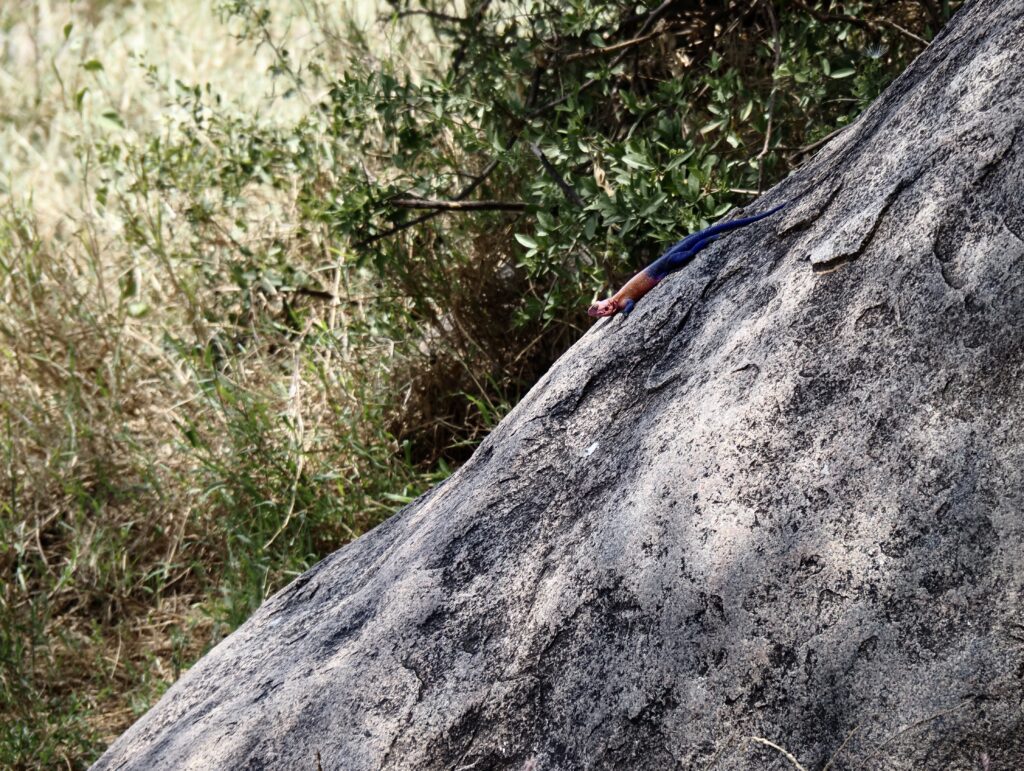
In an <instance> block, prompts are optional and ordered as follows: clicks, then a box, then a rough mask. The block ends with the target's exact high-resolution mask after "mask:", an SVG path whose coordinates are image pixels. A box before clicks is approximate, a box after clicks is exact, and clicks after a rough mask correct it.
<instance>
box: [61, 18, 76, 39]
mask: <svg viewBox="0 0 1024 771" xmlns="http://www.w3.org/2000/svg"><path fill="white" fill-rule="evenodd" d="M74 28H75V25H74V24H73V23H71V22H70V21H69V22H68V23H67V24H65V25H64V39H65V40H67V39H68V38H69V37H71V30H73V29H74Z"/></svg>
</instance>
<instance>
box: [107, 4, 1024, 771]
mask: <svg viewBox="0 0 1024 771" xmlns="http://www.w3.org/2000/svg"><path fill="white" fill-rule="evenodd" d="M1022 75H1024V0H1006V1H1005V2H997V1H996V0H989V1H987V2H970V3H968V5H967V6H966V7H965V8H964V9H963V10H962V11H961V12H960V13H959V14H958V15H957V16H956V17H955V18H954V20H953V22H952V23H951V24H950V25H949V26H948V27H947V28H946V30H945V31H944V32H943V33H942V34H941V35H940V36H939V39H938V40H937V41H936V42H935V43H933V44H932V45H931V46H930V47H929V48H928V50H927V51H926V52H925V53H924V54H923V55H922V56H921V57H920V58H919V59H918V61H917V62H916V63H915V64H914V65H913V66H912V67H911V69H910V70H909V71H908V72H907V73H906V74H904V75H903V76H902V77H901V78H900V79H899V80H898V81H896V83H895V84H893V86H892V87H891V88H890V89H889V90H888V91H887V92H886V93H885V94H884V95H883V96H882V97H881V98H880V99H879V100H878V101H877V102H876V103H875V104H874V105H873V106H872V107H871V109H869V110H868V111H867V113H865V115H864V116H863V117H862V118H861V119H860V120H859V121H858V122H857V123H856V124H855V126H854V127H853V128H851V129H849V130H847V131H846V132H844V133H843V134H841V135H840V136H839V137H838V138H836V139H835V140H833V141H832V142H831V143H830V144H828V145H826V147H825V148H824V149H823V151H822V152H821V153H820V154H819V155H818V156H817V157H816V158H815V159H814V160H813V161H812V162H810V163H809V164H808V165H807V166H806V167H805V168H804V169H803V170H801V171H800V172H798V173H797V174H794V175H793V176H792V177H790V178H789V179H787V180H786V181H784V182H783V183H781V184H780V185H779V186H778V187H777V188H775V189H774V190H772V191H771V192H770V193H769V194H767V195H766V196H765V197H764V199H763V200H761V201H758V202H757V204H756V205H755V206H753V207H751V208H750V209H748V210H747V212H746V213H750V212H753V211H762V210H764V208H767V207H768V206H770V205H772V204H774V203H777V202H779V201H782V200H786V199H791V200H793V201H794V203H793V205H792V206H790V207H789V208H787V209H786V210H784V211H783V212H781V213H780V214H779V215H776V216H774V217H772V218H771V219H768V220H765V221H763V222H760V223H757V224H756V225H752V226H751V227H749V228H745V229H742V230H740V231H737V232H735V233H732V234H730V235H729V236H728V237H727V238H724V239H723V240H722V241H720V242H718V243H716V244H715V245H714V246H712V247H710V248H709V249H707V250H706V251H705V252H704V253H702V254H701V255H700V256H699V257H698V258H697V259H696V260H695V261H694V262H693V263H692V264H691V265H690V266H688V267H687V268H686V269H685V270H683V271H682V272H680V273H678V274H674V275H672V276H670V277H669V278H668V279H666V280H665V281H663V282H662V283H661V284H659V285H658V287H656V288H655V289H654V290H653V291H652V292H651V293H650V294H649V295H648V296H647V297H645V298H644V300H643V301H642V302H641V303H640V304H639V305H638V306H637V309H636V310H635V311H634V313H633V314H632V315H631V316H630V317H629V318H628V319H626V320H624V319H622V318H621V317H615V318H612V319H604V320H602V321H600V322H598V323H597V324H595V325H594V327H593V329H592V330H591V331H590V332H589V333H588V334H587V335H586V336H585V337H584V338H583V339H582V340H581V341H580V342H579V343H578V344H577V345H576V346H575V347H574V348H573V349H572V350H571V351H569V352H568V353H567V354H566V355H565V356H564V357H563V358H562V359H561V360H560V361H559V362H558V363H557V364H556V365H555V366H554V367H553V368H552V370H551V371H550V373H549V374H548V375H547V376H546V377H545V378H544V379H543V380H542V381H541V382H540V383H539V384H538V385H537V386H536V387H535V388H534V389H533V390H532V391H531V392H530V394H529V395H528V396H527V397H526V398H525V399H524V400H523V402H522V403H521V404H520V405H519V406H518V407H516V409H515V410H514V411H513V412H512V413H511V414H510V415H509V416H508V417H507V418H506V419H505V420H504V421H503V422H502V423H501V425H500V426H499V427H498V428H497V429H496V430H495V431H494V432H493V434H492V435H491V436H490V437H489V438H488V439H487V441H486V442H484V444H483V445H482V446H481V447H480V448H479V450H478V451H477V453H476V454H475V455H474V456H473V458H472V460H470V461H469V462H468V463H467V464H466V465H465V466H464V467H463V468H462V469H460V470H459V471H458V472H457V473H456V474H455V475H454V476H453V477H452V478H451V479H449V480H448V481H447V482H445V483H444V484H442V485H440V486H438V487H437V488H435V489H434V490H432V491H431V492H430V493H428V494H427V495H425V496H423V497H422V498H420V499H419V500H417V501H416V502H415V503H413V504H412V505H410V506H408V507H407V508H406V509H404V510H403V511H402V512H401V513H400V514H398V515H397V516H395V517H394V518H392V519H391V520H390V521H388V522H386V523H385V524H383V525H381V526H380V527H378V528H377V529H376V530H374V531H373V532H371V533H369V534H368V535H366V536H363V537H362V538H360V539H359V540H358V541H356V542H354V543H353V544H351V545H349V546H347V547H346V548H344V549H342V550H341V551H339V552H337V553H336V554H333V555H332V556H330V557H329V558H327V559H326V560H324V561H323V562H322V563H321V564H320V565H318V566H317V567H316V568H314V569H313V570H311V571H309V572H308V573H306V574H305V575H303V576H301V577H300V578H298V579H297V580H296V581H294V582H293V583H292V584H291V585H290V586H288V587H287V588H286V589H284V590H283V591H282V592H280V593H279V594H277V595H276V596H275V597H273V598H271V599H270V600H268V601H267V602H266V603H265V604H264V605H263V607H262V608H260V610H259V611H258V612H257V613H256V614H255V615H254V616H253V617H252V618H251V619H250V620H249V621H248V622H247V623H246V624H245V625H244V626H243V627H242V628H240V629H239V630H238V631H237V632H236V633H235V634H233V635H231V636H230V637H229V638H228V639H226V640H225V641H224V642H222V643H221V644H220V645H219V646H218V647H217V648H216V649H214V650H213V651H212V652H211V653H210V654H209V655H208V656H206V657H205V658H204V659H203V660H202V661H200V662H199V663H198V664H197V665H196V666H195V667H193V668H192V670H191V671H189V672H188V673H187V674H186V675H184V676H183V677H182V678H181V680H180V681H179V682H178V683H177V684H176V685H175V686H174V687H173V688H171V689H170V691H168V693H167V694H166V695H165V696H164V698H163V699H161V701H160V702H159V703H158V704H157V705H156V706H155V707H154V708H153V709H152V710H150V711H149V713H147V714H146V715H145V716H144V717H143V718H142V719H141V720H139V721H138V722H137V723H136V724H135V725H134V726H133V727H132V728H131V729H130V730H128V731H127V732H126V733H125V734H124V735H123V736H122V737H121V738H120V739H119V740H118V741H117V742H115V744H114V745H113V746H112V747H111V748H110V750H109V752H108V753H107V754H106V755H104V756H103V758H102V759H101V760H100V761H99V762H98V763H97V765H96V768H97V769H104V770H106V769H145V770H147V771H149V770H151V769H197V770H200V769H201V770H202V771H209V770H210V769H311V770H315V769H317V768H322V769H324V770H325V771H326V770H328V769H399V768H403V769H404V768H417V769H420V768H423V769H470V768H472V769H492V768H501V769H505V768H509V769H522V768H531V769H535V770H536V771H544V770H546V769H576V768H588V769H611V768H616V769H619V768H624V769H670V768H684V769H690V768H693V769H723V770H724V769H772V768H774V769H782V768H792V767H794V762H799V763H800V764H802V765H803V766H804V767H805V768H806V769H808V770H809V771H810V769H818V770H819V771H820V770H821V769H823V767H825V765H826V764H827V763H829V761H831V765H830V766H829V768H831V769H836V770H837V769H943V770H946V769H983V768H988V769H990V771H995V770H996V769H1021V768H1024V714H1022V699H1024V603H1022V582H1024V515H1022V510H1024V389H1022V375H1024V346H1022V343H1024V326H1022V325H1024V259H1022V257H1024V240H1022V239H1024V208H1022V202H1024V141H1022V137H1021V130H1020V129H1021V125H1022V123H1024V77H1022ZM751 737H759V738H761V739H764V740H767V741H770V742H772V743H774V744H776V745H778V747H779V748H782V749H784V750H785V751H786V752H788V753H790V754H791V756H792V758H793V760H790V759H788V758H787V757H786V756H785V755H784V754H783V753H782V752H781V751H780V749H776V748H774V747H771V746H769V745H767V744H765V743H764V742H761V741H757V740H755V739H752V738H751ZM318 763H319V766H318ZM986 764H987V765H986Z"/></svg>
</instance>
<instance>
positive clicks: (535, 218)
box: [0, 0, 958, 768]
mask: <svg viewBox="0 0 1024 771" xmlns="http://www.w3.org/2000/svg"><path fill="white" fill-rule="evenodd" d="M957 5H958V3H951V2H941V1H940V0H920V1H918V0H906V1H905V2H881V1H878V2H827V1H825V0H806V2H803V1H800V0H797V1H796V2H777V1H776V2H771V1H769V0H746V1H740V0H735V1H732V0H728V1H725V2H717V3H704V2H689V1H687V0H675V1H671V0H670V1H667V2H662V3H660V4H658V3H636V2H603V3H599V2H593V0H564V1H563V2H557V3H556V2H548V1H547V0H521V1H520V2H502V1H499V0H462V1H460V2H444V0H422V2H413V1H412V0H396V1H395V2H391V3H384V4H380V5H375V4H370V3H364V4H362V5H359V6H358V7H348V8H342V9H340V10H339V9H338V8H337V7H336V6H337V4H334V3H326V2H320V1H319V0H292V1H291V2H288V1H287V0H266V1H264V0H259V1H257V0H252V1H250V0H229V1H227V2H222V3H220V4H219V5H216V6H215V7H214V8H211V7H210V4H207V3H201V2H196V1H194V0H189V2H180V3H177V2H176V3H159V2H155V0H153V1H150V2H147V1H145V0H139V1H137V2H128V1H127V0H82V1H80V2H65V1H63V0H48V2H40V3H13V4H6V5H4V6H3V7H0V461H2V479H0V569H2V570H3V578H4V581H3V585H2V589H0V767H5V768H6V767H13V768H37V767H57V766H61V767H63V766H66V767H70V768H75V767H84V766H86V765H87V764H88V763H89V761H90V760H92V759H94V758H95V757H96V756H97V754H98V753H99V752H101V751H102V749H103V747H104V746H105V745H106V744H107V743H108V742H109V741H110V740H111V739H112V738H113V737H114V736H116V735H117V733H118V732H120V731H121V730H123V729H124V728H125V727H127V725H128V724H130V723H131V722H132V721H133V720H134V719H135V717H137V716H138V715H139V714H140V713H141V712H142V711H144V710H145V709H146V708H147V707H148V706H149V705H150V704H151V703H152V702H153V701H154V700H155V699H156V698H157V697H158V696H159V695H160V694H161V693H162V692H163V690H164V689H165V688H166V687H167V685H168V684H169V683H171V682H173V680H174V679H175V678H176V677H177V676H178V675H179V674H180V672H181V671H182V669H184V668H186V667H188V666H189V665H190V664H191V663H192V662H193V661H195V660H196V658H197V657H198V656H200V655H201V654H202V653H203V651H205V650H206V649H208V647H209V646H210V645H212V644H213V643H215V642H216V641H217V640H218V639H220V638H221V637H222V636H223V635H224V634H226V633H227V632H229V631H230V630H231V629H232V628H234V627H235V626H237V625H238V624H239V623H241V622H242V621H243V620H244V619H245V618H246V617H247V616H248V615H249V614H250V613H251V612H252V610H253V609H255V608H256V607H257V606H258V605H259V603H260V602H261V601H262V600H263V599H264V598H265V597H266V596H267V595H268V594H269V593H270V592H273V591H275V590H276V589H278V588H280V587H281V586H282V585H283V584H284V583H286V582H287V581H289V580H290V579H291V578H292V577H294V576H295V575H296V574H298V573H299V572H301V571H302V570H304V569H306V568H307V567H309V566H310V565H312V564H313V563H315V562H316V561H317V560H318V559H320V558H321V557H323V556H324V555H325V554H327V553H329V552H330V551H332V550H334V549H336V548H338V547H339V546H341V545H343V544H344V543H346V542H347V541H348V540H350V539H352V538H354V537H356V536H357V535H359V534H360V533H362V532H364V531H365V530H367V529H368V528H370V527H372V526H373V525H374V524H376V523H378V522H380V521H381V520H382V519H383V518H385V517H387V516H388V515H389V514H391V513H392V512H393V511H394V510H395V509H396V508H397V507H398V506H400V505H401V504H403V503H405V502H407V501H408V500H410V499H411V498H412V497H413V496H415V495H416V494H418V493H419V492H421V491H423V490H424V489H425V488H426V487H428V486H429V485H430V484H432V483H434V482H435V481H437V480H439V479H441V478H443V477H444V476H445V475H446V474H448V473H449V472H450V469H451V468H452V466H454V465H455V464H458V463H459V462H461V461H462V460H464V459H465V458H466V457H468V455H469V453H470V452H471V451H472V449H473V447H474V446H475V444H476V443H477V442H478V441H479V439H480V437H481V436H482V435H483V434H484V433H485V432H486V431H487V430H488V429H489V428H490V427H491V426H492V425H493V424H494V423H495V422H496V421H497V420H499V419H500V418H501V416H502V415H503V414H504V412H505V411H507V409H508V407H509V405H511V404H513V403H515V401H516V400H517V399H518V398H519V397H520V396H521V395H522V394H523V393H524V392H525V390H526V389H528V388H529V387H530V385H531V384H532V383H533V382H535V380H536V379H537V378H538V377H539V375H540V374H542V373H543V372H544V370H545V369H546V368H547V367H548V366H549V365H550V364H551V362H552V361H553V360H554V359H555V358H556V357H557V356H558V355H560V354H561V353H562V352H563V351H564V350H565V349H566V348H567V347H568V346H569V345H570V344H571V343H572V342H573V341H574V340H575V339H576V338H577V337H578V336H579V334H580V333H581V332H582V331H583V330H584V328H585V324H586V316H585V314H584V313H583V309H584V308H585V307H586V305H587V304H589V302H590V301H591V300H592V299H593V298H595V297H596V296H599V295H604V294H605V293H606V292H607V290H608V288H609V287H611V288H613V289H614V287H615V285H616V284H618V283H619V282H620V281H622V280H624V279H625V278H626V277H628V275H630V274H631V273H633V272H634V271H636V270H637V269H638V268H640V267H641V266H642V265H643V264H645V263H646V262H647V261H649V260H650V259H652V258H653V257H655V256H656V255H657V253H658V252H659V250H660V249H661V248H662V247H663V246H664V245H665V244H666V243H668V242H671V241H674V240H676V239H678V238H679V237H681V236H682V235H684V234H685V233H686V232H688V231H690V230H692V229H694V228H697V227H700V226H703V225H706V224H708V223H709V222H711V221H713V220H714V219H716V218H718V217H720V216H721V215H723V214H725V213H726V212H727V211H728V210H729V209H730V208H731V207H733V206H742V205H745V204H747V203H749V202H751V201H752V200H753V199H754V198H755V197H756V195H757V194H758V192H759V191H761V190H764V189H766V188H767V187H768V186H770V185H771V184H773V183H774V182H776V181H777V180H778V179H780V178H781V177H782V176H783V175H785V174H786V173H787V172H788V171H790V170H791V169H792V168H794V167H795V166H796V165H798V164H799V163H800V162H801V161H802V160H803V159H804V158H806V157H808V156H809V155H810V154H811V153H813V152H814V150H815V149H816V148H817V147H819V146H820V145H821V144H822V143H823V142H825V141H827V139H828V138H829V137H830V136H831V135H832V134H833V133H834V132H835V131H837V130H840V129H842V127H844V126H846V125H847V124H849V123H850V122H851V121H852V120H853V119H854V118H855V117H856V115H857V114H858V113H859V112H860V111H861V110H863V109H864V108H865V107H866V106H867V105H868V104H869V103H870V101H871V100H872V99H873V98H874V97H875V96H876V95H877V94H878V93H880V92H881V90H882V89H884V88H885V86H886V85H887V84H888V83H889V82H890V81H891V80H892V79H893V78H894V77H896V76H897V75H898V74H899V73H900V72H901V71H902V70H903V69H904V68H905V66H906V65H907V64H908V63H909V61H910V60H911V59H912V58H913V57H914V56H915V55H916V54H917V53H919V52H920V51H921V50H922V48H923V47H924V45H925V44H926V42H927V41H928V40H929V39H930V38H931V37H932V36H933V35H934V34H935V33H936V32H937V30H939V28H940V27H941V26H942V24H943V23H944V22H945V21H946V20H947V19H948V17H949V15H950V14H951V13H952V12H953V11H954V10H955V7H956V6H957Z"/></svg>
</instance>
